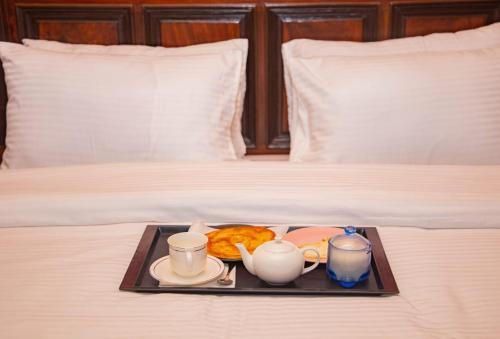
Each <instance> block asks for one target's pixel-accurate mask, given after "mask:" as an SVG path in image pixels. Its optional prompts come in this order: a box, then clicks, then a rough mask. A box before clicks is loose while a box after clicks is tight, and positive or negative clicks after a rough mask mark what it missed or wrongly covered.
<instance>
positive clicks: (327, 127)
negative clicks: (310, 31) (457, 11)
mask: <svg viewBox="0 0 500 339" xmlns="http://www.w3.org/2000/svg"><path fill="white" fill-rule="evenodd" d="M287 70H288V74H289V83H288V86H289V88H293V91H294V98H293V100H294V104H293V107H294V109H295V110H296V111H295V112H294V113H295V114H296V115H295V118H296V119H297V120H296V123H297V126H299V127H297V126H295V129H294V131H297V129H299V128H300V132H299V135H301V139H300V140H297V139H295V140H293V139H292V140H293V141H294V142H293V144H292V149H291V154H290V159H291V160H292V161H330V162H336V163H406V164H449V165H455V164H462V165H492V164H496V165H498V164H500V45H498V46H497V47H495V48H491V49H480V50H471V51H453V52H419V53H412V54H399V55H382V56H364V57H363V56H328V57H326V56H323V57H289V58H288V60H287ZM292 137H293V135H292Z"/></svg>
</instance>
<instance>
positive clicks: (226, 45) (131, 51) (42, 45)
mask: <svg viewBox="0 0 500 339" xmlns="http://www.w3.org/2000/svg"><path fill="white" fill-rule="evenodd" d="M23 44H24V45H26V46H29V47H33V48H38V49H43V50H47V51H56V52H67V53H77V54H78V53H82V54H106V55H137V56H139V55H143V56H157V57H162V56H191V55H205V54H221V53H222V54H223V53H225V52H227V51H233V50H236V51H241V52H242V57H243V58H244V60H243V64H244V65H245V66H246V58H247V50H248V42H247V40H246V39H232V40H226V41H220V42H214V43H207V44H200V45H192V46H186V47H175V48H165V47H160V46H158V47H151V46H143V45H112V46H103V45H85V44H69V43H62V42H57V41H47V40H32V39H23ZM245 70H246V67H243V68H241V73H240V79H239V89H238V97H237V101H236V106H235V114H234V120H233V122H232V124H231V137H232V139H233V144H234V148H235V151H236V155H237V157H238V158H242V157H243V155H244V154H245V151H246V147H245V142H244V141H243V136H242V134H241V116H242V113H243V105H244V99H245V90H246V71H245Z"/></svg>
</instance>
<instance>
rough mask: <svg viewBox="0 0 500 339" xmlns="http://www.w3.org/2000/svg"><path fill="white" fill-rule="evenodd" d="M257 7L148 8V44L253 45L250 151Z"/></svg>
mask: <svg viewBox="0 0 500 339" xmlns="http://www.w3.org/2000/svg"><path fill="white" fill-rule="evenodd" d="M253 22H254V6H253V5H242V6H234V5H231V6H222V5H217V6H197V5H193V6H191V7H185V6H145V7H144V25H145V32H146V34H145V39H146V44H148V45H151V46H164V47H180V46H187V45H193V44H200V43H210V42H216V41H223V40H228V39H235V38H246V39H248V41H249V52H248V61H247V75H246V76H247V91H246V95H245V105H244V111H243V118H242V119H243V121H242V130H243V137H244V139H245V144H246V146H247V148H249V149H252V148H255V145H256V139H255V137H256V126H255V120H256V117H255V115H256V112H255V59H254V48H255V47H254V32H253Z"/></svg>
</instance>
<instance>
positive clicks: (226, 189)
mask: <svg viewBox="0 0 500 339" xmlns="http://www.w3.org/2000/svg"><path fill="white" fill-rule="evenodd" d="M0 188H1V190H0V226H3V227H6V226H7V227H8V226H51V225H97V224H112V223H121V222H170V221H175V222H191V221H193V220H195V219H202V220H205V221H208V222H249V223H292V224H309V223H314V224H327V225H329V224H332V223H335V224H344V225H345V224H364V225H386V226H391V225H392V226H395V225H407V226H420V227H430V228H431V227H432V228H448V227H453V228H460V227H465V228H466V227H492V228H495V227H499V226H500V166H414V165H330V164H306V163H300V164H298V163H288V162H283V161H269V162H268V161H234V162H218V163H192V162H187V163H182V162H179V163H133V164H108V165H87V166H72V167H71V166H70V167H53V168H40V169H20V170H5V171H0Z"/></svg>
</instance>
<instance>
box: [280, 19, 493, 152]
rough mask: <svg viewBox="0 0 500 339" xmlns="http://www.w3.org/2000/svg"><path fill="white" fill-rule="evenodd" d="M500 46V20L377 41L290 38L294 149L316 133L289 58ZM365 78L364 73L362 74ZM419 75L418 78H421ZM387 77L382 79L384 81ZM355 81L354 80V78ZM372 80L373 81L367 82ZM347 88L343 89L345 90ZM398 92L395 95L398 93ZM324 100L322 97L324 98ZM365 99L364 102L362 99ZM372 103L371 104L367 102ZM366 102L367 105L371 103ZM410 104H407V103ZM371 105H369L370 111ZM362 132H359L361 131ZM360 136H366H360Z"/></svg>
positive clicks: (287, 74) (286, 73) (285, 50)
mask: <svg viewBox="0 0 500 339" xmlns="http://www.w3.org/2000/svg"><path fill="white" fill-rule="evenodd" d="M499 45H500V23H495V24H491V25H489V26H484V27H480V28H476V29H471V30H464V31H460V32H456V33H434V34H430V35H426V36H418V37H409V38H401V39H391V40H385V41H375V42H350V41H320V40H309V39H295V40H292V41H289V42H287V43H285V44H283V46H282V52H283V64H284V78H285V85H286V92H287V101H288V120H289V126H290V137H291V141H290V142H291V149H292V153H293V150H294V149H296V150H298V149H300V148H301V147H304V144H307V142H308V140H311V138H313V137H314V136H311V135H309V134H307V133H308V132H310V131H308V130H307V125H305V124H307V121H301V120H300V118H299V115H298V114H299V113H298V104H299V99H298V98H297V97H296V93H295V87H296V86H298V85H300V82H299V84H297V83H296V82H297V81H300V79H295V82H294V83H292V80H291V78H290V71H289V68H290V66H289V60H291V59H293V58H318V59H321V57H328V56H348V57H350V56H352V57H356V56H358V57H361V56H363V57H367V56H387V55H401V54H411V53H418V52H450V51H466V50H475V49H482V48H491V47H495V46H499ZM361 78H362V79H363V78H364V74H361ZM418 78H419V77H417V79H418ZM383 79H384V77H382V78H380V79H376V81H377V82H378V81H379V80H383ZM351 80H353V79H352V77H351V78H350V79H348V80H347V82H346V85H349V84H350V83H351ZM354 80H355V79H354ZM414 80H415V79H413V78H412V79H407V81H408V82H410V83H411V82H413V81H414ZM368 83H370V82H368ZM345 92H346V91H345V90H343V91H342V93H345ZM379 92H382V91H380V90H379V89H378V87H377V85H375V88H373V89H372V91H371V93H372V94H373V93H379ZM351 95H356V99H355V101H358V100H359V98H362V99H364V98H363V96H362V95H358V93H357V92H356V90H354V91H353V92H351ZM398 95H399V94H395V97H396V99H397V96H398ZM321 101H322V102H323V100H321ZM363 102H364V101H363ZM368 105H369V103H368ZM368 105H367V106H368ZM407 106H408V105H407ZM407 106H405V108H403V109H401V113H402V114H403V113H405V111H406V109H407ZM370 110H371V107H369V108H368V111H370ZM359 134H360V133H359ZM358 137H360V138H361V137H363V136H362V135H358Z"/></svg>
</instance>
